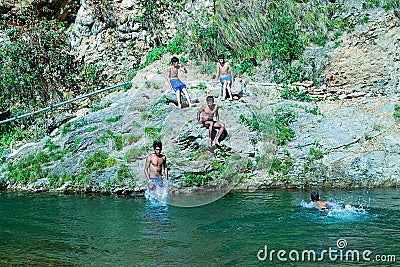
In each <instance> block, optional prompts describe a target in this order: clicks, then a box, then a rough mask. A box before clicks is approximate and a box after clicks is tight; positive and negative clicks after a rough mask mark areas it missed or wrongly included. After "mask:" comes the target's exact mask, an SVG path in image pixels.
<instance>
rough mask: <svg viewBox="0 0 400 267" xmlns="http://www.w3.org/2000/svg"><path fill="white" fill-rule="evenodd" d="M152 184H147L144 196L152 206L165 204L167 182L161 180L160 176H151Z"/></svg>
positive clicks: (166, 199) (166, 200)
mask: <svg viewBox="0 0 400 267" xmlns="http://www.w3.org/2000/svg"><path fill="white" fill-rule="evenodd" d="M151 181H152V185H150V184H149V185H147V190H146V192H145V193H144V196H145V198H146V200H147V201H149V202H150V203H151V204H152V205H153V206H165V205H167V203H168V183H165V184H164V182H163V181H162V178H159V179H153V178H151Z"/></svg>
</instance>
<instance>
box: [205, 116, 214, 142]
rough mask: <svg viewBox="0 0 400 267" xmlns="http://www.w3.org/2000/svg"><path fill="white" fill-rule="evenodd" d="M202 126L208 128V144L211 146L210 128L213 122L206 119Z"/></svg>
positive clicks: (211, 128)
mask: <svg viewBox="0 0 400 267" xmlns="http://www.w3.org/2000/svg"><path fill="white" fill-rule="evenodd" d="M204 126H205V127H206V128H208V146H209V147H211V145H212V140H211V137H212V130H213V122H212V121H206V122H205V123H204Z"/></svg>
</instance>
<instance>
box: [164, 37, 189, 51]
mask: <svg viewBox="0 0 400 267" xmlns="http://www.w3.org/2000/svg"><path fill="white" fill-rule="evenodd" d="M185 45H186V40H185V38H184V37H183V36H182V34H180V33H178V34H177V35H175V36H174V38H173V39H172V41H171V42H169V43H168V44H167V52H168V53H170V54H181V53H183V52H184V51H185Z"/></svg>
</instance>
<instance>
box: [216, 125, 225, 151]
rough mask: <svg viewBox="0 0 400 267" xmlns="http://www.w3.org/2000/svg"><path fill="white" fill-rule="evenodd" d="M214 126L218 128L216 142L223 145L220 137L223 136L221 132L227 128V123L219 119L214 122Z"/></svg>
mask: <svg viewBox="0 0 400 267" xmlns="http://www.w3.org/2000/svg"><path fill="white" fill-rule="evenodd" d="M214 128H215V129H218V134H217V137H215V144H216V145H219V146H221V144H220V143H219V138H220V137H221V134H222V133H223V131H224V130H225V125H224V124H223V123H221V122H219V121H217V122H215V123H214Z"/></svg>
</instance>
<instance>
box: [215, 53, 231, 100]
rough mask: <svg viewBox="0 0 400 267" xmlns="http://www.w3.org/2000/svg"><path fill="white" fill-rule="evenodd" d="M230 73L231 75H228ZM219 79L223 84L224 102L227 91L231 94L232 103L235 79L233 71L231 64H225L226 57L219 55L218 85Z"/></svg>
mask: <svg viewBox="0 0 400 267" xmlns="http://www.w3.org/2000/svg"><path fill="white" fill-rule="evenodd" d="M228 72H229V73H230V75H229V74H228ZM218 78H219V81H220V82H221V84H222V99H221V100H222V101H224V100H225V98H226V91H228V93H229V100H230V101H232V100H233V98H232V89H231V88H232V85H233V82H234V77H233V70H232V67H231V65H230V64H229V62H225V57H224V55H222V54H221V55H219V56H218V63H217V75H216V78H215V80H216V82H217V83H218Z"/></svg>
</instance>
